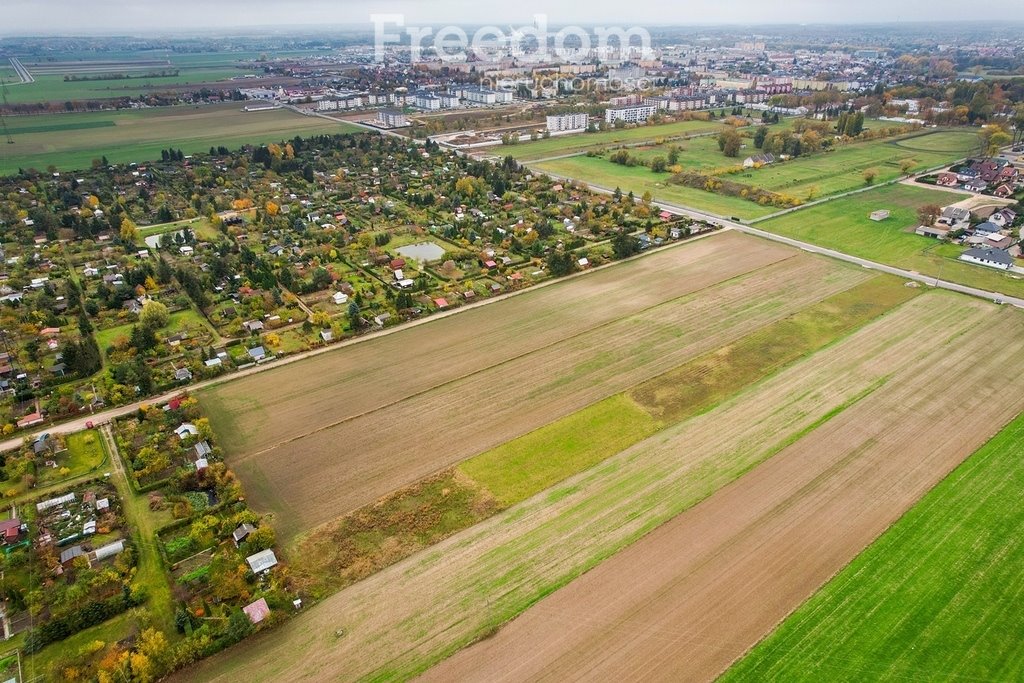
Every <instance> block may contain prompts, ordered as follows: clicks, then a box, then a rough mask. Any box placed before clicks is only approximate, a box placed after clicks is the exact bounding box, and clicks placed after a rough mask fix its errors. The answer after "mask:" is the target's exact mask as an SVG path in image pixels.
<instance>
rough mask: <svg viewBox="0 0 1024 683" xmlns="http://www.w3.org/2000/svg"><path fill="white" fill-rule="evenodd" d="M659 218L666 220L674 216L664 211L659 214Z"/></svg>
mask: <svg viewBox="0 0 1024 683" xmlns="http://www.w3.org/2000/svg"><path fill="white" fill-rule="evenodd" d="M658 216H660V217H661V218H664V219H665V220H668V219H669V218H672V214H670V213H669V212H668V211H662V212H661V213H659V214H658Z"/></svg>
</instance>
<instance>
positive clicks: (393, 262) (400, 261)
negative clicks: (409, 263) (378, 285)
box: [391, 258, 405, 270]
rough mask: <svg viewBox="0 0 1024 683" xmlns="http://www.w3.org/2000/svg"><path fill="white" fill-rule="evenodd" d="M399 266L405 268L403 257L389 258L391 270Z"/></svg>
mask: <svg viewBox="0 0 1024 683" xmlns="http://www.w3.org/2000/svg"><path fill="white" fill-rule="evenodd" d="M399 268H405V259H404V258H396V259H392V260H391V270H398V269H399Z"/></svg>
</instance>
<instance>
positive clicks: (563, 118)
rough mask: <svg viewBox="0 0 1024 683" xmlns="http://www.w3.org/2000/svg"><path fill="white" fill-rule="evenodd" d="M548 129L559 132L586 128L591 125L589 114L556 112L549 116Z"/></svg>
mask: <svg viewBox="0 0 1024 683" xmlns="http://www.w3.org/2000/svg"><path fill="white" fill-rule="evenodd" d="M547 119H548V131H549V132H552V133H558V132H561V131H566V130H586V129H587V127H588V126H589V125H590V116H588V115H587V114H583V113H580V114H555V115H553V116H549V117H547Z"/></svg>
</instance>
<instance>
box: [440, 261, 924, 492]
mask: <svg viewBox="0 0 1024 683" xmlns="http://www.w3.org/2000/svg"><path fill="white" fill-rule="evenodd" d="M919 291H920V290H917V289H912V288H909V287H906V286H904V283H903V281H901V280H899V279H897V278H890V277H888V276H883V277H876V278H872V279H871V280H868V281H866V282H862V283H860V284H858V285H856V286H855V287H852V288H850V289H848V290H846V291H843V292H839V293H838V294H834V295H832V296H831V297H829V298H827V299H825V300H823V301H820V302H818V303H815V304H813V305H811V306H810V307H808V308H805V309H803V310H801V311H798V312H796V313H794V314H793V315H791V316H789V317H787V318H784V319H782V320H779V321H777V322H774V323H771V324H769V325H767V326H765V327H763V328H761V329H759V330H757V331H755V332H753V333H752V334H750V335H748V336H746V337H743V338H742V339H740V340H738V341H736V342H734V343H733V344H729V345H727V346H724V347H722V348H720V349H716V350H714V351H710V352H708V353H707V354H705V355H703V356H700V357H698V358H695V359H693V360H691V361H688V362H686V363H684V364H683V365H682V366H680V367H678V368H675V369H673V370H669V371H668V372H666V373H664V374H662V375H660V376H658V377H655V378H653V379H650V380H647V381H646V382H644V383H642V384H640V385H639V386H638V387H635V388H633V389H630V390H628V391H627V395H626V396H615V397H612V398H609V399H606V400H605V401H601V402H599V403H596V404H594V405H591V406H588V407H586V408H584V409H582V410H580V411H578V412H576V413H573V414H572V415H568V416H566V417H564V418H562V419H561V420H557V421H555V422H552V423H551V424H548V425H545V426H544V427H541V428H540V429H538V430H536V431H534V432H530V433H528V434H524V435H523V436H521V437H519V438H517V439H513V440H512V441H509V442H507V443H503V444H501V445H500V446H497V447H496V448H493V449H491V450H489V451H487V452H485V453H482V454H481V455H478V456H476V457H473V458H470V459H469V460H467V461H465V462H464V463H462V464H461V465H460V466H459V469H460V470H461V471H462V472H463V473H465V474H466V475H468V476H469V477H470V478H472V479H473V480H474V481H476V482H478V483H479V484H481V485H482V486H484V487H485V488H486V489H487V490H488V491H490V492H491V493H492V494H493V495H494V496H495V497H496V498H497V499H498V500H499V501H500V502H501V503H503V504H504V505H506V506H507V505H512V504H514V503H518V502H519V501H521V500H525V499H526V498H529V497H530V496H532V495H535V494H537V493H539V492H540V491H543V490H544V489H546V488H548V487H550V486H552V485H554V484H556V483H558V482H559V481H561V480H563V479H565V478H566V477H569V476H571V475H573V474H576V473H577V472H580V471H582V470H584V469H586V468H587V467H590V466H593V465H595V464H597V463H598V462H600V461H602V460H604V459H605V458H608V457H610V456H612V455H614V454H615V453H618V452H619V451H621V450H623V449H625V448H626V447H628V446H631V445H633V444H634V443H636V442H638V441H640V440H641V439H643V438H646V437H647V436H650V435H651V434H653V433H654V432H655V431H656V430H657V429H659V428H660V427H662V426H665V425H668V424H674V423H676V422H679V421H680V420H682V419H684V418H687V417H690V416H692V415H695V414H697V413H698V412H700V411H702V410H707V409H709V408H711V407H712V406H713V405H715V404H716V403H718V402H720V401H722V400H724V399H725V398H727V397H728V396H730V395H732V394H734V393H736V392H737V391H740V390H741V389H742V388H743V387H745V386H747V385H749V384H750V383H752V382H756V381H758V380H761V379H764V378H765V377H767V376H769V375H771V374H772V373H774V372H775V371H777V370H778V369H779V368H781V367H783V366H784V365H786V364H788V363H791V362H793V361H795V360H797V359H799V358H800V357H802V356H804V355H807V354H809V353H813V352H814V351H817V350H818V349H820V348H821V347H823V346H825V345H827V344H829V343H832V342H834V341H835V340H836V339H838V338H839V337H840V336H842V335H844V334H846V333H849V332H850V331H852V330H854V329H856V328H858V327H860V326H861V325H863V324H865V323H867V322H868V321H870V320H872V319H873V318H876V317H877V316H879V315H881V314H882V313H884V312H886V311H888V310H889V309H891V308H893V307H894V306H897V305H899V304H901V303H903V302H904V301H907V300H909V299H910V298H912V297H913V296H915V295H916V294H917V293H918V292H919ZM630 399H632V400H630ZM638 406H639V407H638ZM640 408H643V409H646V411H647V412H648V413H650V416H648V415H647V414H645V412H644V410H641V409H640ZM652 418H654V419H652ZM655 420H657V421H655Z"/></svg>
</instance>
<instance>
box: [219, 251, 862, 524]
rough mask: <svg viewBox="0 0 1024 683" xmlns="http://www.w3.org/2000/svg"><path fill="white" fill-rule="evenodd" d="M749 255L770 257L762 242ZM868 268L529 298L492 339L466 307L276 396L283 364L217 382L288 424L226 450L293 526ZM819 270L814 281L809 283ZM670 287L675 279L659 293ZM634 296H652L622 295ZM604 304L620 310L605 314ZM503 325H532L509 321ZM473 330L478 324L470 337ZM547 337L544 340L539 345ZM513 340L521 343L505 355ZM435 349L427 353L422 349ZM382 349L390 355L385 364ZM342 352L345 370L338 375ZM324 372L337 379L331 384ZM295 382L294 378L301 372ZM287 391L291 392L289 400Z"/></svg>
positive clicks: (779, 268) (259, 420) (263, 504)
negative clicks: (693, 292) (560, 299)
mask: <svg viewBox="0 0 1024 683" xmlns="http://www.w3.org/2000/svg"><path fill="white" fill-rule="evenodd" d="M685 251H686V250H680V252H681V253H682V252H685ZM752 258H754V259H755V261H759V260H760V259H761V258H762V257H761V256H760V255H758V254H757V253H756V252H755V254H753V255H752ZM640 262H642V260H641V261H640ZM640 262H637V263H640ZM701 267H702V265H695V266H693V268H697V269H698V270H700V269H701ZM729 272H732V271H731V270H730V268H729V265H728V264H726V263H719V266H718V271H717V273H715V274H712V273H708V274H706V275H704V274H701V273H694V274H693V275H691V274H690V273H691V267H684V268H681V269H679V270H678V271H675V278H676V279H677V280H683V281H687V282H689V283H690V286H691V287H697V286H698V285H699V284H701V283H704V284H706V283H707V279H708V278H711V277H714V278H716V279H718V280H721V279H722V278H723V277H725V276H726V275H727V274H728V273H729ZM866 276H867V275H866V274H865V273H864V272H861V271H859V270H854V269H848V268H837V267H836V266H835V265H833V264H831V263H829V262H827V261H824V260H822V259H815V258H811V257H807V256H803V255H800V256H795V257H793V258H791V259H787V260H786V261H785V262H782V263H776V264H773V265H769V266H766V267H763V268H761V269H760V270H757V271H756V272H753V273H751V274H749V275H747V276H745V277H743V278H739V279H736V280H731V281H729V282H725V283H722V284H719V285H714V286H713V287H711V288H709V289H704V290H703V291H701V292H700V295H699V296H692V297H689V296H683V297H681V298H679V297H677V298H674V299H671V300H669V301H667V302H666V301H662V302H659V301H657V299H655V300H654V302H653V305H651V306H648V307H646V308H645V309H642V310H639V311H637V310H635V308H634V310H633V311H631V312H626V311H624V310H623V309H622V308H621V307H619V306H615V304H614V303H613V302H612V301H608V300H607V298H606V299H604V300H601V299H600V298H598V299H597V300H589V301H586V302H585V303H582V304H570V303H568V302H566V303H563V304H562V307H560V308H555V309H554V310H552V309H551V308H550V304H548V306H549V308H545V309H543V310H542V309H538V308H536V306H535V304H534V302H532V301H528V302H527V305H528V309H527V311H526V312H523V311H515V310H509V309H505V312H507V313H509V314H510V315H508V316H506V317H505V319H504V320H503V321H502V322H498V321H493V323H492V322H491V321H489V322H488V325H490V324H493V325H496V326H498V327H499V329H500V330H501V333H500V334H499V335H497V336H492V335H491V334H489V333H488V332H486V331H480V330H479V328H476V327H475V323H476V322H477V321H476V320H474V319H473V318H466V316H468V315H470V313H467V314H463V315H462V316H456V317H454V318H451V319H450V320H451V321H452V322H451V324H449V325H446V326H444V327H441V326H438V327H436V328H435V327H434V326H433V325H426V326H423V327H421V328H419V329H420V330H423V332H421V333H420V334H418V335H416V336H415V338H409V337H404V336H403V335H394V336H395V337H396V338H399V339H397V341H396V340H392V339H390V338H384V339H381V340H380V341H381V342H387V344H388V345H403V344H405V345H407V348H408V350H409V352H408V353H405V352H403V351H401V350H398V349H395V351H394V353H393V354H392V353H391V352H390V351H389V350H387V349H384V348H381V347H382V346H384V345H383V344H382V345H377V344H367V345H366V346H367V347H368V348H366V349H359V348H352V349H348V351H350V352H353V353H351V354H349V353H346V354H337V355H326V356H322V357H321V358H318V359H317V360H316V361H314V362H311V363H310V364H309V365H308V366H307V367H306V368H303V369H301V370H300V369H298V368H296V370H297V374H299V375H302V374H303V370H306V371H308V370H309V369H311V368H314V367H315V368H316V369H317V370H318V371H319V374H318V376H317V378H316V379H313V378H310V380H309V381H310V384H307V385H306V386H305V391H300V392H293V391H287V392H281V391H280V387H277V392H276V395H275V392H274V390H273V389H270V388H269V385H272V384H273V383H275V382H280V381H282V378H281V377H279V376H277V374H278V373H274V372H268V373H264V375H266V378H264V377H259V376H257V377H254V378H252V380H241V381H240V382H234V383H231V384H229V385H225V386H224V388H223V390H221V389H218V390H217V392H218V393H219V394H223V393H225V392H232V393H233V394H235V393H237V392H238V391H239V389H238V388H237V386H235V385H237V384H246V385H249V384H252V385H253V386H252V387H250V388H249V390H248V391H249V392H251V395H252V396H261V397H263V396H267V397H268V398H266V399H265V400H261V401H260V403H262V404H263V405H265V406H266V407H267V409H268V412H264V411H263V410H260V409H256V410H252V411H250V412H248V413H247V414H245V415H244V416H243V417H242V418H241V420H240V422H241V423H242V424H243V425H244V426H241V427H239V429H241V430H242V431H243V432H249V431H252V432H263V431H264V430H265V429H266V428H267V426H268V425H275V426H277V425H280V430H281V433H278V434H277V440H276V441H274V442H271V443H266V444H264V445H263V446H262V447H261V448H255V449H252V448H250V449H247V450H245V451H243V452H242V453H239V454H237V455H234V456H232V457H229V463H230V464H231V465H232V466H233V467H234V469H235V470H236V471H237V472H238V473H239V474H240V475H241V476H242V477H243V479H244V480H245V485H246V489H247V491H248V492H249V494H250V496H251V497H252V502H253V503H254V505H255V506H256V507H257V508H259V509H264V510H273V511H274V512H276V513H277V515H278V520H277V524H278V525H279V527H280V528H281V530H282V531H283V532H284V535H285V536H291V535H294V534H296V533H298V532H300V531H302V530H308V529H310V528H311V527H314V526H316V525H319V524H321V523H323V522H326V521H328V520H331V519H334V518H336V517H338V516H340V515H342V514H344V513H346V512H349V511H350V510H352V509H355V508H357V507H359V506H361V505H364V504H367V503H370V502H372V501H374V500H376V499H377V498H379V497H380V496H383V495H386V494H388V493H389V492H391V491H394V490H395V489H398V488H400V487H402V486H405V485H407V484H409V483H411V482H414V481H416V480H418V479H421V478H423V477H426V476H429V475H430V474H432V473H434V472H436V471H438V470H440V469H442V468H444V467H447V466H450V465H452V464H455V463H458V462H460V461H461V460H464V459H465V458H468V457H471V456H473V455H476V454H477V453H480V452H483V451H485V450H487V449H489V448H492V447H494V446H496V445H498V444H501V443H503V442H505V441H508V440H509V439H512V438H514V437H516V436H519V435H521V434H524V433H526V432H528V431H531V430H533V429H536V428H537V427H540V426H542V425H544V424H547V423H549V422H551V421H553V420H555V419H558V418H559V417H562V416H564V415H567V414H569V413H571V412H573V411H575V410H578V409H580V408H582V407H584V406H586V405H589V404H590V403H593V402H594V401H598V400H600V399H602V398H606V397H607V396H610V395H612V394H614V393H617V392H619V391H622V390H624V389H627V388H629V387H630V386H633V385H635V384H637V383H638V382H641V381H643V380H645V379H648V378H650V377H653V376H655V375H658V374H660V373H662V372H664V371H666V370H668V369H670V368H673V367H676V366H677V365H679V364H680V363H682V362H684V361H685V360H687V359H689V358H692V357H694V356H696V355H699V354H700V353H703V352H706V351H708V350H711V349H714V348H717V347H719V346H721V345H723V344H725V343H728V342H729V341H732V340H734V339H736V338H738V337H739V336H742V335H744V334H747V333H749V332H750V331H752V330H754V329H756V328H757V327H760V326H762V325H764V324H766V323H768V322H771V321H773V320H777V319H779V318H780V317H783V316H785V315H788V314H790V313H792V312H793V311H795V310H798V309H799V308H802V307H803V306H806V305H808V304H810V303H812V302H814V301H817V300H819V299H821V298H823V297H826V296H828V295H829V294H832V293H834V292H836V291H839V290H841V289H845V288H847V287H850V286H852V285H854V284H856V283H857V282H859V281H860V280H861V279H863V278H864V277H866ZM586 280H587V278H582V279H581V280H580V282H585V281H586ZM811 281H813V282H816V283H817V284H816V286H815V287H807V286H806V283H807V282H811ZM600 284H601V283H598V286H600ZM583 286H584V287H586V288H590V287H592V286H594V285H591V284H584V285H583ZM671 292H672V288H671V287H667V288H665V289H662V291H661V296H662V297H665V296H668V295H670V293H671ZM538 293H541V292H538ZM523 298H526V297H523ZM612 298H613V299H614V300H615V301H619V297H618V296H614V297H612ZM637 298H643V299H647V298H648V297H645V296H642V295H639V294H637V295H635V296H628V297H626V299H627V300H635V299H637ZM508 303H509V304H512V303H516V302H515V301H514V300H512V301H509V302H508ZM584 307H587V308H589V312H590V313H591V317H590V318H589V319H587V318H582V317H581V318H580V319H579V320H578V321H577V325H576V326H575V327H573V326H572V325H563V324H562V323H561V322H559V321H557V320H556V318H558V317H561V316H559V315H555V313H556V311H557V312H565V311H566V309H568V310H569V311H571V312H572V313H571V315H580V314H582V313H583V311H582V309H583V308H584ZM609 307H616V308H619V309H620V311H622V312H623V313H625V315H624V316H621V315H620V316H619V317H617V319H611V320H609V319H608V318H607V316H608V311H607V309H608V308H609ZM488 308H491V309H495V310H494V311H487V313H488V315H495V314H496V315H498V316H500V315H503V309H504V305H501V306H498V305H496V306H491V307H488ZM480 312H481V313H483V312H484V310H481V311H480ZM553 318H555V319H553ZM537 319H547V322H546V324H544V325H543V326H542V328H541V329H539V330H536V332H535V333H533V334H532V335H531V340H530V342H526V341H518V339H519V338H520V337H521V336H522V335H523V334H530V328H531V327H532V326H533V324H534V323H535V322H536V320H537ZM508 324H512V325H513V326H515V327H519V328H524V329H525V330H526V331H525V332H522V333H516V332H512V331H510V330H509V329H508V328H507V325H508ZM581 328H582V329H581ZM485 329H487V328H485ZM473 330H476V331H477V334H476V335H474V336H470V337H469V338H466V336H465V335H466V334H467V333H470V334H472V331H473ZM573 332H575V334H574V333H573ZM434 333H437V334H438V335H440V336H445V335H447V334H449V333H453V334H454V335H455V336H457V337H458V340H457V341H455V343H454V344H453V346H452V347H450V348H448V349H446V350H444V351H436V350H435V349H433V348H432V344H431V341H432V340H434V339H435V337H434ZM538 338H539V339H538ZM453 341H454V340H453ZM541 341H547V342H548V343H547V344H544V345H543V346H538V345H537V344H538V343H539V342H541ZM516 351H519V352H520V353H519V354H517V355H515V356H511V357H510V355H511V354H513V353H515V352H516ZM374 352H376V353H377V354H380V355H379V356H378V357H377V360H376V363H377V364H378V367H377V369H376V370H372V369H371V367H357V368H351V367H350V365H351V364H353V363H360V364H361V362H362V360H363V359H366V362H367V365H370V366H372V365H373V363H374V361H373V360H372V359H369V357H368V355H367V354H368V353H374ZM426 353H431V355H430V356H429V357H424V356H423V355H422V354H426ZM350 356H357V357H359V359H358V360H356V359H353V358H351V357H350ZM381 357H383V358H384V359H387V360H390V361H392V363H391V365H390V366H389V367H383V368H381V367H379V364H380V363H381V360H380V358H381ZM321 360H322V361H323V362H320V361H321ZM416 362H418V365H415V363H416ZM334 363H338V364H344V365H345V366H346V367H345V369H344V370H342V372H341V373H338V374H335V373H334V372H333V369H332V368H331V364H334ZM325 366H326V367H325ZM325 377H326V378H328V379H329V378H332V377H333V378H336V381H335V382H334V383H329V382H328V383H324V378H325ZM287 381H288V382H289V384H288V385H287V386H288V388H289V389H291V388H292V387H301V386H302V385H303V383H304V382H305V381H306V379H305V378H302V377H293V378H289V379H288V380H287ZM282 394H285V395H286V396H287V399H286V400H284V401H282V400H281V399H282V398H283V396H282ZM374 404H376V405H374ZM270 405H275V407H274V408H273V409H270ZM364 409H365V410H364ZM313 411H315V412H313ZM215 414H216V413H215ZM215 427H218V428H219V427H220V425H218V424H215ZM220 431H223V430H219V431H218V433H220ZM282 437H283V438H282ZM271 438H272V437H271Z"/></svg>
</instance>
